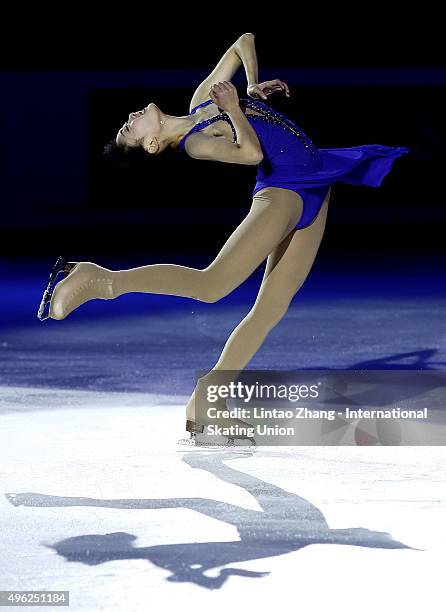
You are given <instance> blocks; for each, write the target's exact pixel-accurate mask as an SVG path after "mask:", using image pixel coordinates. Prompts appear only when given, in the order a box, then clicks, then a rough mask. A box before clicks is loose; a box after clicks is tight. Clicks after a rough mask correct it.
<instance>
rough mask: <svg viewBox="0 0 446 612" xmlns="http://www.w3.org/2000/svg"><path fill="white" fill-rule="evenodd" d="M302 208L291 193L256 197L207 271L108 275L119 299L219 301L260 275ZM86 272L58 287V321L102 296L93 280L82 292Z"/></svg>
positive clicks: (173, 268) (155, 269)
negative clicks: (141, 296)
mask: <svg viewBox="0 0 446 612" xmlns="http://www.w3.org/2000/svg"><path fill="white" fill-rule="evenodd" d="M302 209H303V202H302V198H301V197H300V196H299V195H298V194H296V193H294V192H292V191H290V190H288V189H280V188H276V187H268V188H265V189H263V190H261V191H259V192H257V193H256V194H255V196H254V198H253V201H252V205H251V208H250V211H249V213H248V215H247V216H246V217H245V219H244V220H243V221H242V223H241V224H240V225H239V226H238V227H237V229H236V230H235V231H234V232H233V234H232V235H231V236H230V237H229V239H228V240H227V241H226V243H225V244H224V245H223V248H222V249H221V251H220V252H219V253H218V255H217V256H216V258H215V259H214V261H213V262H212V263H211V264H210V265H209V266H208V267H207V268H205V269H204V270H200V269H196V268H188V267H186V266H180V265H176V264H153V265H147V266H141V267H139V268H131V269H129V270H117V271H111V270H106V269H104V268H102V269H101V270H102V271H104V274H103V276H104V275H105V276H108V277H110V278H111V279H112V284H113V297H118V296H120V295H123V294H124V293H131V292H140V293H160V294H164V295H177V296H181V297H189V298H193V299H196V300H200V301H203V302H216V301H217V300H219V299H221V298H222V297H224V296H226V295H228V293H230V292H231V291H233V290H234V289H236V288H237V287H238V286H239V285H240V284H241V283H242V282H243V281H244V280H246V279H247V278H248V277H249V276H250V275H251V274H252V272H254V270H255V269H256V268H257V267H258V266H259V265H260V264H261V263H262V261H263V260H264V259H265V258H266V257H267V256H268V254H269V253H271V251H272V250H273V249H274V248H275V247H276V246H277V244H279V243H280V242H281V240H283V238H284V236H286V235H287V234H288V233H289V231H290V230H291V229H292V228H293V227H294V226H295V225H296V224H297V223H298V221H299V219H300V217H301V214H302ZM90 266H91V264H90ZM81 272H82V268H80V269H79V270H76V271H74V272H73V273H72V274H70V275H69V276H68V277H67V278H65V279H64V280H63V281H61V282H60V283H59V284H58V285H57V286H56V288H55V291H54V294H53V299H52V304H51V306H52V308H51V310H50V316H51V317H52V318H58V319H62V318H65V317H66V316H67V315H68V314H69V313H70V312H72V311H73V310H74V309H75V308H77V307H78V306H80V304H81V303H85V301H88V300H89V299H94V298H95V297H97V296H96V295H95V294H94V291H95V288H94V281H90V285H88V283H87V282H86V281H83V282H84V285H83V286H84V287H86V289H85V291H83V292H82V291H79V284H78V282H77V280H76V278H75V275H76V274H78V277H79V275H80V274H81ZM84 294H85V295H84ZM73 296H74V297H73ZM101 297H103V296H101ZM85 298H86V299H85Z"/></svg>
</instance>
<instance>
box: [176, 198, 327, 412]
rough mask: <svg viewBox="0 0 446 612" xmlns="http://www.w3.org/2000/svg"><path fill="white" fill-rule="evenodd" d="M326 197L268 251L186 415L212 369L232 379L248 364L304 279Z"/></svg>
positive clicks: (322, 223) (320, 229)
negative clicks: (309, 218)
mask: <svg viewBox="0 0 446 612" xmlns="http://www.w3.org/2000/svg"><path fill="white" fill-rule="evenodd" d="M291 193H293V192H291ZM329 198H330V192H328V194H327V196H326V198H325V201H324V204H323V205H322V207H321V209H320V211H319V214H318V216H317V218H316V219H315V221H314V222H313V223H312V224H311V225H310V226H308V227H306V228H304V229H300V230H292V231H291V232H289V234H288V235H287V236H286V237H285V238H284V239H283V240H282V241H281V243H280V244H279V245H278V246H277V247H276V248H275V249H274V251H273V252H272V253H271V254H270V255H269V257H268V261H267V265H266V269H265V273H264V277H263V281H262V284H261V286H260V289H259V293H258V296H257V299H256V301H255V303H254V305H253V307H252V309H251V310H250V312H249V313H248V314H247V315H246V317H245V318H244V319H243V320H242V321H241V322H240V323H239V324H238V326H237V327H236V328H235V329H234V330H233V332H232V333H231V335H230V336H229V338H228V340H227V342H226V344H225V346H224V348H223V351H222V353H221V355H220V358H219V359H218V361H217V363H216V364H215V365H214V367H213V368H212V370H211V371H210V372H209V373H208V374H206V375H205V376H203V377H202V378H201V379H200V381H199V382H198V385H197V387H196V389H195V390H194V392H193V394H192V396H191V398H190V399H189V402H188V405H187V407H186V415H187V418H190V419H192V420H194V413H195V396H196V392H197V388H198V386H199V385H201V384H203V385H205V384H208V383H209V382H210V381H211V379H212V375H213V372H215V371H216V370H225V371H226V370H227V371H229V372H228V382H229V381H230V380H233V379H234V376H235V374H234V371H236V372H237V371H240V370H242V369H243V368H244V367H245V366H246V365H247V364H248V362H249V361H250V360H251V359H252V357H253V356H254V355H255V353H256V352H257V351H258V349H259V348H260V346H261V345H262V344H263V342H264V340H265V338H266V336H267V335H268V333H269V332H270V331H271V329H273V327H274V326H275V325H277V323H278V322H279V321H280V320H281V319H282V318H283V317H284V316H285V314H286V312H287V310H288V307H289V305H290V302H291V300H292V299H293V297H294V295H295V294H296V292H297V291H298V290H299V289H300V287H301V286H302V285H303V283H304V282H305V279H306V278H307V276H308V273H309V272H310V270H311V267H312V265H313V262H314V259H315V257H316V254H317V252H318V249H319V245H320V243H321V240H322V237H323V234H324V229H325V223H326V218H327V210H328V202H329ZM223 379H224V375H223V374H221V373H219V374H218V377H217V378H216V380H217V383H216V384H223V382H224V380H223ZM203 388H205V387H203ZM218 407H223V405H222V406H220V405H219V406H218Z"/></svg>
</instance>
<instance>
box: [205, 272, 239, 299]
mask: <svg viewBox="0 0 446 612" xmlns="http://www.w3.org/2000/svg"><path fill="white" fill-rule="evenodd" d="M201 273H202V282H201V283H200V292H199V293H200V295H199V297H198V299H199V300H200V301H202V302H208V303H210V304H211V303H215V302H218V301H219V300H221V299H222V298H224V297H225V296H227V295H228V294H229V293H231V291H232V290H233V289H234V287H233V284H232V283H228V282H227V281H225V279H224V278H222V277H221V275H220V274H218V273H217V272H216V271H214V270H211V269H210V268H205V269H204V270H201Z"/></svg>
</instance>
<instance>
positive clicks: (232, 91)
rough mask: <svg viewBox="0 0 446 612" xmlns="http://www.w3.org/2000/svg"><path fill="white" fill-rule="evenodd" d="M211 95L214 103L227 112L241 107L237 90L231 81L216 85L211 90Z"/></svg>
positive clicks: (220, 82)
mask: <svg viewBox="0 0 446 612" xmlns="http://www.w3.org/2000/svg"><path fill="white" fill-rule="evenodd" d="M209 95H210V97H211V99H212V102H214V104H217V106H219V107H220V108H222V109H223V110H224V111H226V112H230V111H232V110H233V109H234V108H238V106H239V99H238V94H237V89H236V88H235V86H234V85H233V84H232V83H231V82H230V81H219V82H218V83H214V84H213V85H212V86H211V89H210V90H209Z"/></svg>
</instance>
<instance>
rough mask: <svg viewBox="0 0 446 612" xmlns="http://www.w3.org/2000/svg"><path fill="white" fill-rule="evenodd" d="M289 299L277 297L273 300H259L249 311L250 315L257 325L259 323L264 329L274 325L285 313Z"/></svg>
mask: <svg viewBox="0 0 446 612" xmlns="http://www.w3.org/2000/svg"><path fill="white" fill-rule="evenodd" d="M290 301H291V300H289V299H287V298H283V299H277V300H275V301H274V302H270V301H268V302H259V303H258V304H256V305H254V307H253V309H252V311H251V317H252V319H253V321H255V323H256V324H257V325H261V326H262V327H263V328H265V329H268V330H270V329H272V328H273V327H275V326H276V325H277V324H278V323H279V322H280V321H281V320H282V319H283V318H284V316H285V315H286V314H287V312H288V309H289V306H290Z"/></svg>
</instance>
